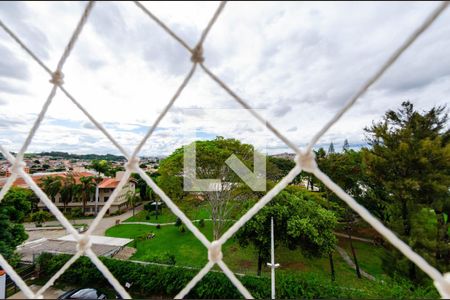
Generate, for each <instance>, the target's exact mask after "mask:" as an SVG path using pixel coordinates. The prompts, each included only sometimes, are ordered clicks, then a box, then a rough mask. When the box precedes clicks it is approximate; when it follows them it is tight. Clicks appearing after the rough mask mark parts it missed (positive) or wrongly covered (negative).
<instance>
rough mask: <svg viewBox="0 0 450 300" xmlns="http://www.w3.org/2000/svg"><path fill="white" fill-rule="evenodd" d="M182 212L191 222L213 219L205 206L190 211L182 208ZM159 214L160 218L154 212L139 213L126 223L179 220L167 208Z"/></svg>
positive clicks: (143, 211)
mask: <svg viewBox="0 0 450 300" xmlns="http://www.w3.org/2000/svg"><path fill="white" fill-rule="evenodd" d="M181 210H182V211H183V212H184V213H185V214H186V216H187V217H188V218H189V219H191V220H200V219H209V218H211V214H210V212H209V209H208V208H207V207H205V206H199V207H195V208H190V209H184V208H181ZM159 213H160V215H158V218H156V216H155V215H154V213H153V212H151V213H149V212H147V211H145V210H142V211H140V212H139V213H137V214H136V215H135V216H134V217H131V218H128V219H126V220H125V222H150V223H170V222H175V221H176V219H177V216H175V215H174V214H173V213H172V212H171V211H170V210H169V209H168V208H167V207H164V208H163V209H162V210H160V211H159ZM147 215H150V218H149V219H147V218H146V217H147Z"/></svg>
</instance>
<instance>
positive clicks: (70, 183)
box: [61, 173, 76, 213]
mask: <svg viewBox="0 0 450 300" xmlns="http://www.w3.org/2000/svg"><path fill="white" fill-rule="evenodd" d="M75 185H76V183H75V178H74V176H73V174H72V173H68V174H67V176H66V178H64V180H63V185H62V188H61V201H62V202H63V204H64V213H66V206H67V203H69V202H72V201H73V198H74V192H75Z"/></svg>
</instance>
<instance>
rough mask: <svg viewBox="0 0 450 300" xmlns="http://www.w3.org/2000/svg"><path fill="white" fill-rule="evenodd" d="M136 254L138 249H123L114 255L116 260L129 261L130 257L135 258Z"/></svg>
mask: <svg viewBox="0 0 450 300" xmlns="http://www.w3.org/2000/svg"><path fill="white" fill-rule="evenodd" d="M134 253H136V249H135V248H132V247H123V249H122V250H120V251H119V252H117V253H116V254H115V255H114V258H116V259H121V260H127V259H129V258H130V257H132V256H133V254H134Z"/></svg>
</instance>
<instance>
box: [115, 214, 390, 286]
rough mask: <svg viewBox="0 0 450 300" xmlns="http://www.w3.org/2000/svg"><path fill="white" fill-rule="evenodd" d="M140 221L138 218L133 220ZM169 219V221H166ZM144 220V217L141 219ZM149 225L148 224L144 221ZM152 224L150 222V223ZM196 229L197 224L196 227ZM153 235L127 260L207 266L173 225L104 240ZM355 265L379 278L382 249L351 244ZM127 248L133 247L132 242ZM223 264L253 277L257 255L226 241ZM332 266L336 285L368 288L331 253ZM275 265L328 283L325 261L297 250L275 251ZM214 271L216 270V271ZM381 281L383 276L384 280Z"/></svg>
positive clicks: (130, 230) (136, 228) (124, 231)
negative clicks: (166, 258)
mask: <svg viewBox="0 0 450 300" xmlns="http://www.w3.org/2000/svg"><path fill="white" fill-rule="evenodd" d="M134 218H135V219H133V220H139V219H140V218H141V216H136V217H134ZM166 218H167V219H168V217H166ZM144 219H145V217H144ZM146 221H149V220H146ZM151 221H152V222H153V220H151ZM196 226H198V223H197V224H196ZM199 229H200V231H201V232H202V233H203V234H205V236H206V237H207V238H208V239H209V240H211V239H212V224H211V222H208V221H206V222H205V227H203V228H199ZM148 233H154V234H155V237H154V238H152V239H150V240H144V241H139V242H137V245H136V246H137V247H136V248H137V252H136V253H135V254H134V255H133V256H132V257H131V258H130V259H133V260H140V261H151V259H152V257H154V256H159V255H163V254H165V253H170V254H172V255H174V256H175V258H176V265H179V266H190V267H197V268H201V267H203V266H204V265H205V264H206V262H207V250H206V248H205V247H204V246H203V245H202V244H201V242H200V241H198V240H197V239H196V238H195V237H194V235H193V234H192V233H191V232H190V231H189V230H186V232H184V233H182V232H180V230H179V228H178V227H175V226H173V225H169V226H162V227H161V228H160V229H156V227H153V226H147V225H139V224H136V225H117V226H114V227H112V228H110V229H108V230H107V232H106V235H107V236H113V237H124V238H133V239H134V238H137V237H139V236H142V235H143V234H148ZM353 244H354V247H355V249H356V252H357V257H358V261H359V263H360V265H361V267H362V268H363V269H364V270H365V271H366V272H368V273H370V274H371V275H373V276H375V277H378V278H379V277H381V276H382V274H383V272H382V270H381V259H380V255H381V251H383V250H382V248H377V247H374V246H373V245H370V244H365V243H363V242H354V243H353ZM339 245H340V246H341V247H342V248H344V249H345V250H346V251H347V253H348V254H349V255H350V256H351V252H350V246H349V243H348V240H345V239H343V240H341V241H340V242H339ZM129 246H132V247H133V246H134V242H132V243H130V245H129ZM222 251H223V254H224V261H225V262H226V264H227V265H228V266H229V267H230V269H231V270H232V271H234V272H236V273H245V274H253V275H255V274H256V270H257V255H256V252H255V251H254V249H253V248H252V247H247V248H242V247H240V246H239V245H238V244H237V243H236V241H235V240H233V239H231V240H229V241H228V242H227V243H226V244H225V245H224V247H223V250H222ZM333 257H334V265H335V271H336V282H337V283H338V284H340V285H345V286H351V287H355V288H356V287H360V288H364V287H365V286H366V285H367V284H368V280H367V279H357V277H356V275H355V271H354V270H353V269H351V268H350V267H349V266H348V265H347V264H346V263H345V262H344V261H343V259H342V258H341V257H340V256H339V254H338V253H337V252H335V253H334V255H333ZM276 261H277V263H279V264H280V268H279V269H277V271H279V272H314V273H316V274H318V275H320V276H322V277H323V279H324V280H330V266H329V260H328V257H321V258H316V257H305V256H304V255H303V254H302V253H301V251H300V250H294V251H293V250H289V249H287V248H283V247H280V248H277V249H276ZM215 268H217V267H215ZM269 272H270V269H269V268H268V267H266V266H264V267H263V276H269V274H270V273H269ZM383 277H384V276H383Z"/></svg>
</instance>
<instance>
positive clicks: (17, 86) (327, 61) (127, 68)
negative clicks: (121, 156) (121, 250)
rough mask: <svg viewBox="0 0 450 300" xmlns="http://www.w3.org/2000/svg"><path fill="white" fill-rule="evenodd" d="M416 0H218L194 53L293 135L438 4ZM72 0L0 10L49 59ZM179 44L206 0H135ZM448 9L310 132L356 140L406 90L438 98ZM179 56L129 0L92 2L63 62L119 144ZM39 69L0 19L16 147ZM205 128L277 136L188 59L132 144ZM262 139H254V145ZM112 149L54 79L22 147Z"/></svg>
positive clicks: (2, 86) (416, 99)
mask: <svg viewBox="0 0 450 300" xmlns="http://www.w3.org/2000/svg"><path fill="white" fill-rule="evenodd" d="M437 4H438V3H437V2H427V3H417V2H401V3H400V2H398V3H395V2H394V3H386V2H383V3H377V2H375V3H357V2H352V3H336V2H333V3H331V2H328V3H318V2H314V3H308V2H307V3H304V2H298V3H296V2H265V3H253V2H252V3H247V2H232V3H229V4H228V5H227V6H226V8H225V10H224V11H223V14H222V15H221V16H220V18H219V19H218V21H217V23H216V25H215V26H214V27H213V29H212V30H211V32H210V34H209V36H208V38H207V40H206V43H205V46H204V55H205V63H206V65H207V66H209V67H210V69H212V70H213V72H215V73H216V74H217V75H218V76H219V77H220V78H222V79H223V81H224V82H226V83H227V84H228V85H229V86H230V87H231V88H232V89H233V90H234V91H236V92H237V93H238V94H239V95H240V96H242V98H244V99H245V100H246V101H247V102H248V103H249V104H250V105H251V106H252V107H254V108H256V109H258V111H259V112H260V113H261V114H262V115H264V116H265V117H266V118H268V119H269V120H270V122H271V123H272V124H273V125H274V126H275V127H277V128H278V129H279V130H280V131H282V132H284V133H285V135H286V136H287V137H288V138H289V139H291V140H292V141H293V142H295V143H296V144H298V145H299V146H305V145H306V144H307V142H308V141H309V140H310V139H311V137H312V136H313V135H314V133H315V132H317V131H318V130H319V129H320V128H321V126H323V125H324V124H325V123H326V122H327V120H329V119H330V118H331V117H332V116H333V114H334V113H336V111H337V110H338V109H339V108H340V107H341V106H342V105H343V103H345V102H346V100H348V98H349V97H350V96H351V95H352V94H353V93H354V92H355V91H356V90H357V89H358V88H359V86H360V85H361V84H362V83H363V82H364V81H365V80H367V78H368V77H369V76H371V75H372V73H373V72H375V70H376V69H377V68H378V67H379V66H380V64H381V63H382V62H384V61H385V60H386V59H387V57H388V56H389V55H390V54H391V53H392V52H393V50H394V49H395V48H396V47H398V46H399V45H400V44H401V43H402V42H403V41H404V40H405V39H406V37H407V36H408V35H409V34H410V33H411V32H412V31H413V30H414V29H415V28H416V27H417V26H418V24H420V23H421V22H422V21H423V20H424V19H425V18H426V16H427V15H428V14H429V13H430V12H431V11H432V10H433V9H434V8H435V7H436V5H437ZM84 5H85V3H82V2H58V3H54V2H41V3H36V2H1V3H0V19H1V20H2V21H3V22H4V23H5V24H6V25H8V26H9V27H10V28H11V29H12V30H13V31H14V32H15V33H17V35H18V36H19V37H20V38H21V39H22V40H23V41H24V42H25V43H26V44H27V45H28V46H29V47H30V48H31V49H32V50H33V51H34V52H35V53H36V54H37V55H38V56H39V58H40V59H42V60H43V61H44V62H45V63H46V64H47V65H48V66H50V68H51V69H53V68H55V66H56V64H57V61H58V59H59V57H60V55H61V53H62V51H63V49H64V47H65V45H66V43H67V42H68V40H69V37H70V35H71V34H72V31H73V29H74V27H75V25H76V23H77V22H78V19H79V18H80V15H81V13H82V10H83V8H84ZM144 5H145V6H146V7H147V8H148V9H149V10H151V11H152V12H153V13H155V14H156V15H157V16H158V17H159V18H160V19H161V20H163V21H164V22H165V23H166V24H167V25H168V26H169V27H170V28H172V29H173V31H175V32H176V33H177V34H178V35H179V36H180V37H182V38H183V39H184V40H185V41H186V42H187V43H188V44H189V45H190V46H191V47H193V46H194V45H195V44H196V41H197V40H198V38H199V37H200V35H201V32H202V30H203V28H204V27H205V25H206V24H207V23H208V21H209V19H210V17H211V15H212V14H213V13H214V11H215V9H216V7H217V5H218V3H217V2H201V3H197V2H188V3H176V2H171V3H158V2H151V3H145V4H144ZM449 49H450V9H449V10H447V11H445V12H444V13H443V14H442V15H441V17H440V18H439V19H438V20H437V21H436V22H435V23H434V24H433V26H432V27H431V28H430V30H428V31H427V32H426V33H425V34H424V35H422V36H421V37H420V39H419V40H417V41H416V43H414V44H413V46H412V47H411V48H410V49H409V50H407V52H406V53H405V54H404V56H402V57H401V59H400V60H399V61H398V62H397V63H396V64H395V65H394V66H393V67H392V68H391V69H390V70H389V71H388V72H387V73H386V74H385V76H384V77H383V78H382V79H381V80H380V81H379V82H378V83H376V84H375V85H374V86H373V87H372V88H371V90H370V91H369V92H368V93H367V94H366V95H365V96H364V97H363V98H361V99H360V100H359V102H357V104H356V105H355V106H354V107H353V108H352V109H351V110H350V111H349V112H348V113H347V114H346V115H345V116H344V117H343V118H342V119H341V120H340V122H339V123H337V124H336V125H335V126H333V127H332V128H331V130H330V131H329V132H328V133H327V134H326V135H325V136H324V137H323V138H322V139H321V140H320V141H319V145H325V146H326V147H327V146H328V144H329V143H330V142H333V143H335V145H337V148H338V150H339V149H340V145H342V143H343V141H344V139H348V140H349V142H350V144H352V145H354V146H358V145H362V144H364V131H363V128H364V127H365V126H368V125H370V124H371V122H372V121H373V120H379V119H380V117H381V116H382V115H383V113H384V112H385V111H386V110H388V109H396V108H398V107H399V105H400V104H401V102H402V101H404V100H410V101H412V102H413V103H414V104H415V105H416V106H417V107H418V108H419V109H421V110H422V109H429V108H431V107H432V106H434V105H443V104H446V103H450V55H449V53H450V52H449V51H450V50H449ZM190 67H191V62H190V56H189V53H188V52H187V51H186V50H185V49H184V48H182V47H181V46H180V45H179V44H178V43H177V42H176V41H175V40H173V39H172V38H171V37H170V36H168V35H167V34H166V33H165V32H164V31H163V30H162V29H161V28H160V27H158V26H157V25H156V24H155V23H154V22H153V21H152V20H150V19H149V18H148V16H146V15H145V14H144V13H143V12H142V11H141V10H140V9H138V7H137V6H136V5H134V4H133V3H122V2H114V3H97V4H96V6H95V7H94V9H93V11H92V14H91V16H90V18H89V20H88V22H87V24H86V26H85V28H84V30H83V32H82V34H81V36H80V38H79V40H78V42H77V44H76V46H75V49H74V51H73V53H72V54H71V56H70V57H69V59H68V61H67V63H66V65H65V67H64V70H63V72H64V74H65V78H64V81H65V84H64V86H65V87H66V88H67V90H69V91H70V92H71V93H72V95H73V96H74V97H75V98H76V99H77V100H78V101H79V102H80V103H81V104H82V105H83V106H84V107H86V109H87V110H88V111H89V112H91V114H92V115H93V116H94V117H95V118H96V119H97V120H99V121H100V122H101V123H102V124H103V125H104V126H105V127H106V128H107V129H108V131H109V132H110V133H111V134H112V136H113V137H114V138H116V139H117V140H118V141H119V142H120V143H121V144H123V145H124V146H125V148H127V149H129V150H130V151H131V150H132V149H133V148H134V147H135V145H136V144H138V143H139V141H140V140H141V139H142V137H143V136H144V134H145V132H146V131H147V130H148V128H149V126H150V125H151V124H152V123H153V122H154V120H155V119H156V117H157V115H158V114H159V113H160V112H161V110H162V109H163V108H164V106H165V105H166V104H167V102H168V101H169V100H170V98H171V97H172V95H173V94H174V92H175V90H176V89H177V87H178V86H179V85H180V84H181V82H182V81H183V79H184V77H185V76H186V74H187V73H188V71H189V69H190ZM50 89H51V84H50V83H49V76H48V74H47V73H45V71H43V70H42V69H41V68H40V67H39V65H37V64H36V63H35V62H34V61H33V60H32V59H31V58H30V57H29V56H27V54H26V53H24V51H23V50H22V49H21V48H20V47H19V46H18V45H17V44H15V42H14V41H13V40H12V39H11V38H10V37H9V36H8V35H7V34H6V33H5V32H3V31H2V30H1V29H0V144H2V145H4V146H6V147H7V148H8V149H10V150H12V151H17V150H19V148H20V146H21V144H22V143H23V141H24V140H25V138H26V135H27V132H28V131H29V129H30V128H31V126H32V123H33V121H34V120H35V118H36V116H37V114H38V112H39V111H40V108H41V106H42V104H43V103H44V101H45V99H46V98H47V96H48V93H49V92H50ZM216 135H222V136H226V137H235V138H239V139H242V140H244V141H247V142H252V143H256V144H259V145H260V146H261V145H264V146H265V147H266V148H267V151H268V152H270V153H279V152H284V151H287V150H288V149H287V148H286V147H285V146H284V145H283V143H282V142H281V141H279V140H277V139H276V138H275V137H274V136H273V135H272V134H270V133H269V132H267V131H266V130H264V128H262V127H261V126H260V125H259V123H258V122H257V121H255V120H253V119H252V118H251V117H250V115H249V114H248V112H246V111H242V110H240V106H239V105H238V104H237V103H236V102H235V101H234V100H233V99H232V98H231V97H230V96H229V95H227V94H226V93H225V92H224V91H223V90H221V88H220V87H219V86H218V85H217V84H216V83H214V82H213V81H212V80H211V79H209V78H208V77H207V76H206V75H205V74H204V73H203V71H202V70H200V69H198V70H197V72H196V73H195V75H194V77H193V78H192V80H191V82H190V83H189V85H188V87H187V88H186V89H185V91H184V92H183V93H182V95H181V96H180V98H179V99H178V100H177V102H176V103H175V106H174V107H173V108H172V109H171V110H170V112H169V113H168V114H167V115H166V117H165V118H164V119H163V121H162V122H161V124H160V127H159V128H158V130H157V131H156V133H155V135H154V136H152V137H151V138H150V140H149V141H148V142H147V143H146V145H145V147H144V150H143V151H142V152H141V154H143V155H158V154H163V155H164V154H169V153H170V152H171V151H173V150H174V149H175V148H177V147H179V146H181V145H182V144H184V143H186V142H188V141H190V140H191V139H193V138H211V137H214V136H216ZM261 147H262V146H261ZM50 150H54V151H68V152H73V153H116V154H117V153H118V150H117V149H115V147H114V146H113V145H112V144H111V143H110V142H109V141H108V140H107V139H106V138H105V137H104V136H103V135H102V134H101V133H100V132H99V131H98V130H96V129H95V128H94V127H93V125H92V124H91V123H90V122H89V120H88V119H87V118H86V117H85V116H84V115H83V114H82V113H81V112H80V111H79V110H78V109H77V108H76V107H75V106H74V105H73V104H72V103H71V102H70V101H69V100H68V99H67V98H66V97H65V96H64V95H63V94H62V93H61V92H59V93H58V94H57V96H56V97H55V99H54V101H53V103H52V104H51V106H50V108H49V111H48V113H47V115H46V117H45V120H44V122H43V123H42V125H41V127H40V128H39V130H38V132H37V134H36V136H35V137H34V139H33V141H32V143H31V145H30V148H29V151H32V152H36V151H50Z"/></svg>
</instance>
